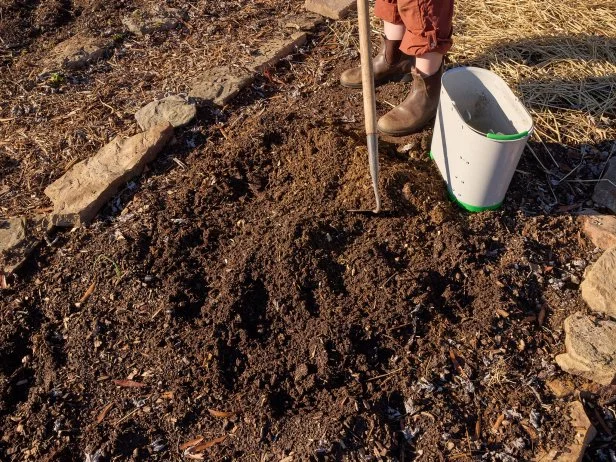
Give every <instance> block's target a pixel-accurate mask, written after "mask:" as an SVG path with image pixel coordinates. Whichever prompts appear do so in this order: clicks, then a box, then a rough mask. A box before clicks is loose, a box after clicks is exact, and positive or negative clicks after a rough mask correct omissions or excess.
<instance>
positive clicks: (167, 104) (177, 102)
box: [135, 96, 197, 131]
mask: <svg viewBox="0 0 616 462" xmlns="http://www.w3.org/2000/svg"><path fill="white" fill-rule="evenodd" d="M196 114H197V109H196V107H195V105H194V104H188V103H187V102H186V100H185V99H184V98H182V97H180V96H169V97H167V98H163V99H159V100H156V101H152V102H151V103H149V104H146V105H145V106H143V107H142V108H141V109H140V110H139V111H137V113H136V114H135V119H137V124H139V127H140V128H141V130H144V131H145V130H149V129H150V128H152V127H154V126H155V125H159V124H161V123H164V122H169V123H170V124H171V125H173V126H174V127H176V128H177V127H182V126H184V125H186V124H188V123H189V122H190V121H191V120H193V119H194V118H195V115H196Z"/></svg>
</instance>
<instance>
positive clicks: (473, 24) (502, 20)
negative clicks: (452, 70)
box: [450, 0, 616, 144]
mask: <svg viewBox="0 0 616 462" xmlns="http://www.w3.org/2000/svg"><path fill="white" fill-rule="evenodd" d="M456 8H457V14H456V17H455V28H456V37H455V38H456V44H455V47H454V48H453V49H452V52H451V54H450V59H451V62H452V63H453V64H454V65H474V66H479V67H483V68H486V69H490V70H491V71H493V72H495V73H496V74H498V75H500V76H501V77H502V78H503V79H505V81H506V82H507V83H508V84H509V85H510V86H511V87H512V88H513V89H514V90H515V91H516V92H517V93H518V94H519V96H520V98H521V100H522V101H523V102H524V104H525V105H526V106H527V107H528V108H529V110H530V112H531V113H532V114H533V116H534V119H535V123H536V128H537V137H538V138H539V139H540V140H543V141H546V142H547V141H551V142H557V143H565V144H566V143H575V144H582V143H594V142H598V141H602V140H607V139H614V137H615V136H616V120H615V117H616V3H614V2H606V1H598V0H586V1H580V2H563V1H556V0H520V1H516V2H504V1H502V0H484V1H482V2H477V1H475V0H457V4H456Z"/></svg>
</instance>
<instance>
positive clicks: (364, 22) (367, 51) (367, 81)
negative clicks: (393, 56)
mask: <svg viewBox="0 0 616 462" xmlns="http://www.w3.org/2000/svg"><path fill="white" fill-rule="evenodd" d="M357 16H358V20H359V54H360V56H361V82H362V94H363V98H364V118H365V123H366V135H374V134H376V133H377V128H376V96H375V94H374V71H373V69H372V47H371V44H370V11H369V6H368V0H357Z"/></svg>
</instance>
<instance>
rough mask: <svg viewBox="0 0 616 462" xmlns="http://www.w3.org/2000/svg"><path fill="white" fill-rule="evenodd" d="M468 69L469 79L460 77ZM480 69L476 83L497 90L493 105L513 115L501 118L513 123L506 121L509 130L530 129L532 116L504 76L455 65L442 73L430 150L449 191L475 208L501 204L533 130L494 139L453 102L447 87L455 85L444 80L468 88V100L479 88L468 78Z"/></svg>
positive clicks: (486, 207)
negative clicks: (470, 122)
mask: <svg viewBox="0 0 616 462" xmlns="http://www.w3.org/2000/svg"><path fill="white" fill-rule="evenodd" d="M465 72H470V73H472V74H473V76H472V78H471V79H468V75H467V79H461V78H458V77H459V76H460V73H465ZM452 74H458V75H453V77H456V80H454V78H453V77H452ZM477 75H479V76H480V77H482V78H483V80H481V81H480V82H481V83H480V85H478V87H481V91H482V92H484V93H485V92H486V91H494V93H496V94H497V95H498V98H499V100H498V104H499V105H500V106H501V107H499V108H493V109H494V110H498V111H501V110H502V111H503V112H506V116H507V117H509V116H510V118H509V119H507V120H504V119H503V120H504V123H511V124H512V125H513V126H509V127H507V128H508V130H510V131H511V130H520V129H523V128H528V132H531V131H532V118H531V117H530V115H529V114H528V111H526V109H525V108H524V107H523V106H522V105H521V103H520V102H519V100H518V99H517V98H516V97H515V95H514V94H513V92H512V91H511V90H510V89H509V87H507V85H506V84H505V83H504V81H502V79H500V78H499V77H498V76H496V75H495V74H493V73H491V72H490V71H486V70H484V69H477V68H456V69H453V70H451V71H448V72H446V73H445V74H444V75H443V82H444V84H443V86H442V91H441V99H440V104H439V109H438V111H437V117H436V122H435V128H434V137H433V140H432V149H431V156H432V157H433V159H434V161H435V162H436V164H437V166H438V168H439V171H440V173H441V175H442V176H443V179H444V180H445V182H446V183H447V186H448V190H449V193H450V194H451V195H452V196H453V198H454V199H455V200H456V201H457V202H459V203H460V204H461V205H462V206H463V207H464V208H466V209H467V210H472V211H480V210H485V209H493V208H497V207H498V206H500V204H501V203H502V201H503V199H504V197H505V195H506V193H507V189H508V188H509V184H510V182H511V179H512V177H513V174H514V173H515V169H516V167H517V164H518V161H519V159H520V156H521V154H522V152H523V150H524V146H525V145H526V141H527V140H528V136H529V135H528V134H526V136H523V137H521V138H519V139H515V140H494V139H490V138H487V137H486V135H485V134H483V133H480V132H479V131H477V130H476V129H474V128H473V127H471V126H470V125H469V124H468V123H467V122H466V120H464V118H463V116H462V114H461V112H463V111H464V108H459V107H458V105H456V104H455V103H454V101H453V100H452V98H451V94H450V91H448V87H450V86H451V85H449V86H448V85H447V84H446V83H445V82H446V80H449V83H451V82H452V81H456V82H458V83H460V84H462V85H464V86H465V87H466V88H465V93H464V95H463V97H465V98H467V101H466V104H467V105H468V104H469V101H470V102H472V98H473V97H474V96H473V92H477V91H478V89H477V88H472V85H470V87H469V83H472V82H473V79H476V77H477ZM446 76H447V77H448V78H447V79H446V78H445V77H446ZM485 81H487V82H488V84H486V83H485ZM451 93H455V91H453V92H451ZM489 96H490V97H491V96H492V95H489ZM494 97H495V98H496V96H494ZM464 103H465V102H463V106H464ZM500 116H501V118H502V117H503V115H500Z"/></svg>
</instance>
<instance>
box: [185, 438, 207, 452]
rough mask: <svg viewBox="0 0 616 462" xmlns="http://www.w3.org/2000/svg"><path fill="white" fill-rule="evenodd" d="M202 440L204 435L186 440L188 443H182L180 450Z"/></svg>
mask: <svg viewBox="0 0 616 462" xmlns="http://www.w3.org/2000/svg"><path fill="white" fill-rule="evenodd" d="M201 441H203V437H202V436H200V437H199V438H195V439H194V440H190V441H186V443H184V444H182V445H181V446H180V451H183V450H184V449H188V448H189V447H191V446H196V445H197V444H199V443H200V442H201Z"/></svg>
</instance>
